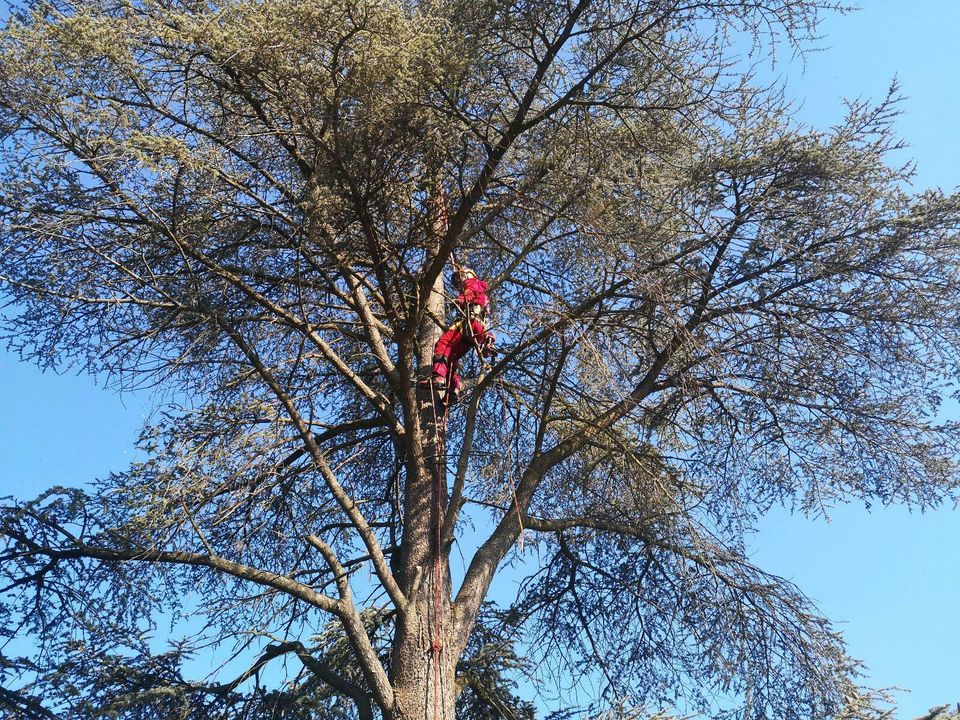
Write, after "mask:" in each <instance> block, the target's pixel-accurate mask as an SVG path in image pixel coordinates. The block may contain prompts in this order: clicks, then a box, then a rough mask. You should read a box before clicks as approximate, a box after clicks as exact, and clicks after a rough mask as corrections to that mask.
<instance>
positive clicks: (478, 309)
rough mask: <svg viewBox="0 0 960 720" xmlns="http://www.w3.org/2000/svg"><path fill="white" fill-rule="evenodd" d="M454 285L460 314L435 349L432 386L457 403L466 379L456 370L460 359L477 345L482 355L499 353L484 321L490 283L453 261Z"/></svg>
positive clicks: (446, 399)
mask: <svg viewBox="0 0 960 720" xmlns="http://www.w3.org/2000/svg"><path fill="white" fill-rule="evenodd" d="M453 286H454V288H455V289H456V290H457V291H459V293H460V294H459V295H458V296H457V298H456V300H454V301H453V303H454V306H455V307H456V310H457V315H458V318H457V320H456V321H454V323H453V324H452V325H451V326H450V327H449V328H447V331H446V332H444V333H443V335H441V336H440V339H439V340H437V344H436V346H435V347H434V349H433V371H432V372H433V377H432V382H433V387H434V390H435V391H436V392H437V393H438V394H439V395H440V397H441V398H442V399H443V402H444V403H447V402H450V403H455V402H457V399H458V398H459V395H460V390H461V388H462V387H463V382H462V381H461V379H460V375H459V374H458V373H457V366H458V365H459V363H460V359H461V358H462V357H463V356H464V355H466V354H467V353H468V352H470V348H474V349H475V350H476V351H477V354H478V355H480V357H490V356H492V355H496V354H497V352H498V350H497V348H496V346H495V345H494V340H495V338H494V334H493V331H492V330H489V329H487V326H486V324H485V323H484V321H485V319H486V316H487V307H489V305H490V299H489V298H488V297H487V288H488V287H489V286H488V285H487V283H485V282H484V281H483V280H481V279H480V278H478V277H477V274H476V273H475V272H474V271H473V270H471V269H470V268H461V267H458V266H457V265H454V270H453Z"/></svg>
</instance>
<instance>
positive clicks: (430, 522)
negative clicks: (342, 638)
mask: <svg viewBox="0 0 960 720" xmlns="http://www.w3.org/2000/svg"><path fill="white" fill-rule="evenodd" d="M443 229H444V228H443V227H442V226H441V222H439V221H438V219H436V218H435V221H434V224H433V231H434V237H435V239H436V241H437V242H438V243H439V241H440V238H441V236H442V234H443ZM432 259H433V258H431V259H430V261H428V263H427V264H428V265H429V263H430V262H432ZM426 310H427V312H426V313H424V315H423V319H422V321H421V323H420V327H419V328H418V333H417V347H416V355H417V364H418V366H419V368H420V374H419V379H420V382H419V383H418V384H417V391H416V397H417V414H418V427H417V430H418V433H417V434H418V435H419V438H417V439H415V440H414V441H413V442H411V443H410V444H409V447H410V452H412V453H414V454H415V455H417V454H418V455H419V457H413V458H410V459H409V460H412V461H408V462H407V464H406V467H407V478H406V485H405V492H404V503H403V505H404V524H403V540H402V543H401V553H402V555H401V567H402V570H401V574H402V578H401V586H402V588H403V590H404V594H405V595H406V596H407V598H408V599H409V605H408V606H407V608H406V610H405V611H404V612H401V613H398V616H397V624H396V634H395V636H394V643H393V652H392V656H391V663H390V676H391V677H390V680H391V683H392V685H393V688H394V693H395V695H394V697H395V703H396V710H395V713H394V718H393V720H454V706H455V702H456V695H457V693H456V684H455V673H456V666H457V661H458V659H459V653H460V650H461V647H462V645H461V644H460V643H457V642H455V641H454V638H453V630H454V623H453V618H452V616H451V615H452V614H451V603H450V593H451V587H450V566H449V546H447V547H441V546H440V545H441V529H442V521H443V516H444V513H445V512H446V508H447V502H448V499H449V498H448V493H447V478H446V437H445V436H446V423H445V416H444V413H443V406H442V404H440V403H437V402H436V398H435V393H434V390H433V387H432V385H431V383H430V367H431V361H432V357H433V348H434V346H435V345H436V342H437V339H438V338H439V337H440V334H441V332H442V328H440V327H439V326H438V325H437V322H436V318H443V317H444V315H445V301H444V294H443V274H442V273H441V274H440V275H439V276H438V278H437V280H436V282H435V283H434V284H433V287H432V288H431V290H430V296H429V298H428V299H427V303H426Z"/></svg>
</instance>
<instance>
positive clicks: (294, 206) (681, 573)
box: [0, 0, 960, 720]
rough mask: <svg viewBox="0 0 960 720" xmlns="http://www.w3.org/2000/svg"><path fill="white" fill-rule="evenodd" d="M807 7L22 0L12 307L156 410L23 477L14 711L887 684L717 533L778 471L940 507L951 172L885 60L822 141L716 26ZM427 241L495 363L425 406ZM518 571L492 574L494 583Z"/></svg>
mask: <svg viewBox="0 0 960 720" xmlns="http://www.w3.org/2000/svg"><path fill="white" fill-rule="evenodd" d="M827 9H836V8H833V3H829V2H818V1H816V0H789V1H788V2H764V1H761V2H745V1H742V0H725V1H721V2H713V3H701V2H678V1H675V0H650V1H649V2H624V1H622V0H603V1H602V2H597V1H590V0H582V1H581V2H578V3H567V2H551V1H548V0H529V1H527V2H512V3H511V2H484V3H476V2H461V1H459V0H449V1H447V2H436V3H401V2H397V1H396V0H348V1H347V2H340V1H337V2H333V1H332V0H316V1H314V2H302V0H266V1H265V2H249V1H248V0H235V1H234V2H229V3H194V2H190V1H188V0H182V1H181V0H163V1H160V2H158V1H156V0H123V2H115V1H114V0H88V2H85V3H82V4H73V3H71V2H64V1H63V0H53V1H52V2H35V3H33V4H31V5H29V6H28V7H26V8H24V9H23V10H22V11H20V12H18V13H16V14H15V15H14V16H13V17H12V18H11V19H10V21H9V22H8V24H7V27H6V28H5V30H4V31H3V33H2V36H0V133H2V138H3V143H2V148H3V158H4V159H3V164H2V172H3V175H2V180H0V237H2V240H3V244H2V254H0V275H2V278H3V282H4V288H5V291H6V293H7V298H8V302H9V304H8V306H7V307H8V310H9V312H8V314H7V316H6V319H5V325H6V333H7V337H8V340H9V342H10V343H11V345H12V346H13V347H14V348H15V349H17V350H18V351H19V352H20V353H21V354H22V355H23V356H24V357H26V358H29V359H32V360H34V361H36V362H38V363H40V364H41V365H43V366H48V367H56V368H65V367H75V368H80V369H82V370H85V371H88V372H91V373H97V374H101V376H106V377H109V378H110V380H111V381H112V382H113V383H115V384H116V386H118V387H121V388H138V389H142V388H154V389H155V390H156V392H157V393H158V398H159V399H160V400H161V401H162V411H161V412H160V413H159V414H158V416H157V419H156V422H154V423H153V424H152V425H151V426H149V427H148V428H146V429H145V431H144V435H143V438H142V442H141V446H142V449H143V451H144V452H145V454H146V457H147V459H146V460H144V461H143V462H140V463H137V464H134V465H133V466H132V467H131V468H130V469H129V471H127V472H123V473H119V474H115V475H112V476H110V477H108V478H104V479H101V480H99V481H97V482H96V483H95V484H93V486H92V487H91V488H89V489H85V490H79V489H68V488H54V489H52V490H51V491H49V492H47V493H45V494H43V495H42V496H41V497H39V498H37V499H36V500H32V501H28V502H16V501H11V502H10V503H9V504H8V506H7V507H5V508H4V515H3V520H2V525H0V528H2V536H3V543H4V544H3V546H2V550H0V559H2V577H3V579H4V585H3V592H4V594H5V597H6V602H5V603H4V605H3V606H2V610H0V612H2V616H0V617H2V624H0V627H2V628H3V631H4V633H5V634H6V635H8V636H18V637H22V636H24V635H28V636H29V637H31V638H33V639H34V640H35V642H36V646H37V648H38V651H37V652H36V653H35V654H33V655H32V656H29V657H19V656H18V657H13V656H10V657H7V656H4V657H3V662H2V665H0V673H2V674H3V675H4V676H5V683H4V685H5V687H9V688H10V689H9V690H5V691H4V696H3V699H2V702H4V703H6V705H7V706H8V707H11V708H17V709H18V711H20V712H24V713H27V714H33V715H35V716H38V717H54V716H57V717H90V716H92V715H94V714H97V713H113V714H116V715H119V716H121V717H131V718H133V717H136V718H152V717H171V716H176V717H185V718H204V717H225V716H226V717H267V716H274V717H296V718H299V717H317V716H323V717H335V716H338V715H342V716H357V717H360V718H372V717H383V718H390V719H391V720H401V719H408V718H423V717H435V718H452V717H454V715H455V712H456V711H455V704H456V703H457V697H458V693H459V697H460V703H461V712H462V713H463V715H462V716H466V714H468V713H473V714H474V715H475V716H476V717H483V716H484V713H489V715H488V716H494V715H495V714H496V713H499V714H500V715H505V714H506V713H508V712H511V713H515V714H518V716H522V715H520V714H519V713H529V711H530V708H524V707H523V706H522V704H521V703H520V701H519V700H518V699H517V698H516V697H514V696H513V693H512V692H511V691H510V686H509V683H510V682H511V680H512V675H511V673H515V672H516V671H517V670H518V669H522V668H523V667H524V666H525V663H526V662H529V663H532V664H533V665H531V667H533V666H537V667H539V668H540V669H541V676H547V675H549V671H553V672H555V673H561V674H563V675H564V676H570V677H572V678H573V680H574V681H582V682H590V683H593V684H595V686H596V687H598V688H599V689H600V695H599V697H598V699H599V700H602V702H604V703H605V704H606V707H609V708H616V707H629V706H630V705H631V704H645V705H647V706H650V707H669V706H671V705H672V704H674V703H675V702H677V700H678V699H679V698H682V699H683V701H684V702H685V703H686V705H687V707H690V708H693V709H699V710H702V711H704V712H706V711H708V710H711V708H712V712H714V714H716V715H718V716H726V715H730V716H732V715H737V716H738V717H753V718H765V717H773V716H776V717H780V718H786V719H787V720H791V719H793V718H801V717H804V718H806V717H824V716H828V715H833V716H837V717H851V718H852V717H865V716H869V715H870V713H871V712H872V710H871V707H870V703H869V693H868V692H867V691H865V690H863V689H862V688H860V687H858V680H857V677H858V664H857V663H856V661H854V660H852V659H850V658H849V657H847V655H846V653H845V651H844V647H843V642H842V638H841V637H840V636H839V634H838V633H837V632H836V631H835V630H833V628H832V627H831V626H830V624H829V622H828V621H827V620H826V619H824V618H822V617H821V616H820V614H819V613H818V612H817V611H816V609H815V608H814V607H813V606H812V604H811V603H810V602H809V601H808V600H807V599H806V598H805V597H804V596H803V594H802V593H801V592H800V590H799V589H798V588H796V587H794V586H793V585H792V584H791V583H789V582H787V581H785V580H783V579H781V578H778V577H775V576H773V575H770V574H769V573H765V572H764V571H763V570H762V569H760V568H758V567H755V566H754V565H753V564H751V563H750V561H749V559H748V558H747V557H746V556H745V552H744V537H745V535H746V534H747V533H748V532H749V531H750V530H751V528H752V524H753V521H754V520H755V518H756V517H757V516H758V515H759V514H760V513H762V512H764V511H765V510H766V509H768V508H769V507H770V506H771V505H772V504H774V503H786V504H790V505H793V506H795V507H799V508H802V510H803V511H805V512H808V513H811V514H817V513H820V512H823V511H825V510H826V509H827V508H829V507H830V505H831V504H833V503H836V502H843V501H846V500H850V499H860V500H863V501H864V502H867V503H872V502H883V503H890V502H907V503H913V504H916V505H919V506H921V507H924V506H930V505H934V504H936V503H938V502H940V501H941V500H943V499H944V498H947V497H955V493H956V488H957V481H956V472H955V470H956V467H955V459H956V450H957V447H956V439H955V438H956V436H955V435H954V434H953V433H952V431H954V430H955V429H954V428H952V427H951V426H949V425H944V424H937V422H935V420H934V415H935V412H936V409H937V404H938V402H939V399H940V397H941V396H942V394H943V393H944V392H946V391H947V390H949V388H950V386H951V384H952V383H953V381H954V378H955V377H956V375H957V362H958V348H960V343H958V340H960V337H958V316H957V309H956V308H957V307H960V303H958V299H960V298H958V287H960V285H958V277H957V263H958V259H960V253H958V246H957V237H956V228H957V222H958V218H960V202H958V198H957V197H956V196H945V195H944V194H943V193H941V192H926V193H922V194H919V195H914V194H911V193H910V192H909V191H908V189H907V182H908V180H909V177H910V169H909V167H891V166H889V165H888V164H887V159H886V158H887V156H888V154H889V151H890V150H891V149H894V148H896V147H898V141H897V140H896V138H895V137H894V136H893V134H892V131H891V127H890V121H891V118H892V117H893V116H894V114H895V112H896V104H895V95H896V91H895V90H892V91H891V94H890V97H889V98H888V99H887V100H886V101H884V102H882V103H880V104H879V105H877V106H871V105H869V104H862V103H854V104H852V105H851V106H850V109H849V114H848V117H847V118H846V120H845V121H844V122H843V123H842V124H841V125H839V126H838V127H836V128H834V129H833V130H832V131H830V132H828V133H821V132H815V131H813V130H810V129H807V128H803V127H799V126H798V125H797V124H796V123H795V122H794V121H793V120H792V119H791V117H790V113H789V107H788V106H787V104H786V103H785V102H784V101H783V100H782V99H781V98H780V97H779V96H778V94H777V93H776V92H775V91H771V90H763V89H757V88H756V87H754V86H753V84H752V82H751V79H750V72H749V68H746V67H745V66H744V64H743V63H742V62H741V63H738V62H736V61H735V58H734V51H735V50H736V48H737V47H749V43H750V42H753V43H755V46H756V47H765V48H769V47H781V48H782V47H784V46H785V47H787V48H788V49H790V48H792V49H799V48H802V47H804V44H805V43H806V42H808V41H809V39H810V38H811V37H813V36H814V34H815V32H816V22H817V17H818V15H819V14H820V13H821V12H822V11H824V10H827ZM745 43H746V44H745ZM444 197H445V198H446V202H448V203H449V206H450V211H449V222H448V223H446V224H445V223H443V222H441V218H439V217H438V210H437V208H438V205H439V204H440V202H441V201H442V200H443V199H444ZM454 253H456V254H457V257H458V258H459V259H460V260H461V261H466V260H469V262H470V263H471V264H472V265H473V266H474V267H476V268H477V269H478V271H479V272H480V273H481V275H482V276H484V277H487V278H490V279H491V286H492V288H493V293H494V297H495V308H494V310H495V315H494V318H495V326H496V331H497V333H498V334H499V337H500V344H501V347H502V349H503V353H502V355H501V356H500V357H498V358H497V359H496V360H495V361H494V362H493V363H492V364H490V365H483V366H481V365H480V363H479V362H476V361H474V362H475V363H476V364H475V366H474V367H473V368H472V372H471V374H472V375H474V376H475V382H472V383H471V387H470V388H469V393H468V401H467V402H465V403H463V404H462V405H458V406H455V407H453V408H451V409H450V412H449V414H447V415H445V414H444V413H443V411H442V409H441V410H439V411H438V409H437V407H436V405H435V404H434V403H433V401H432V397H431V393H430V388H429V385H428V384H426V383H424V382H423V380H424V378H425V377H426V375H428V373H429V370H428V368H429V365H430V359H431V354H432V349H433V345H434V343H435V342H436V339H437V337H438V336H439V334H440V332H441V331H442V329H443V327H444V325H445V322H446V320H445V315H446V307H445V304H446V303H445V301H446V297H447V295H446V290H445V287H446V286H445V283H444V269H445V267H447V265H448V261H449V260H450V259H451V256H452V255H453V254H454ZM54 432H61V433H62V432H69V428H57V429H56V430H54ZM471 528H472V529H471ZM521 538H522V542H523V543H525V547H524V550H523V551H522V552H521V551H520V548H519V545H518V540H521ZM454 548H457V551H456V554H455V557H457V556H459V555H462V556H463V557H464V558H465V562H464V564H463V569H462V571H460V570H457V568H456V566H454V571H453V572H452V571H451V563H450V557H451V552H452V551H453V549H454ZM505 567H512V571H513V572H515V573H517V574H518V575H520V576H521V577H522V578H523V580H522V584H521V585H520V592H519V594H518V597H517V598H515V599H514V600H513V601H512V602H510V601H507V602H501V605H502V606H503V607H501V608H500V609H499V610H496V609H489V610H484V608H485V602H486V601H487V600H488V596H489V594H490V587H491V583H492V581H493V579H494V577H495V576H496V575H497V574H498V572H501V571H503V570H504V568H505ZM478 620H479V621H478ZM166 623H172V624H173V626H174V627H175V628H179V630H178V632H177V633H176V637H178V638H181V639H179V640H177V641H176V642H173V643H172V644H171V645H170V646H169V647H166V648H163V649H160V648H158V646H157V642H156V640H155V638H154V637H153V632H154V630H155V629H156V628H157V627H159V626H160V625H161V624H166ZM518 642H519V643H521V644H520V645H518V644H517V643H518ZM4 652H6V653H9V652H10V651H9V650H8V651H4ZM520 656H525V659H524V660H520ZM197 657H205V658H206V657H213V658H215V663H216V664H217V666H218V667H219V671H218V672H216V673H214V674H212V675H210V676H208V677H206V678H205V679H202V680H201V679H197V677H198V674H197V672H196V666H195V663H196V658H197ZM191 663H194V664H193V665H191ZM463 688H468V689H466V690H463ZM718 698H719V700H718ZM41 699H42V700H41ZM497 703H502V704H503V707H498V706H497ZM508 706H509V707H508ZM504 708H507V709H504Z"/></svg>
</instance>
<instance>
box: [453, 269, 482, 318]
mask: <svg viewBox="0 0 960 720" xmlns="http://www.w3.org/2000/svg"><path fill="white" fill-rule="evenodd" d="M488 287H489V285H487V284H486V283H485V282H484V281H483V280H481V279H480V278H478V277H470V278H467V279H466V280H464V281H463V286H462V287H461V288H460V294H459V295H458V296H457V299H456V301H455V302H456V303H457V306H458V307H459V308H460V309H461V310H464V311H466V309H467V306H468V305H478V306H480V307H481V308H483V309H484V310H486V309H487V307H489V305H490V298H488V297H487V288H488Z"/></svg>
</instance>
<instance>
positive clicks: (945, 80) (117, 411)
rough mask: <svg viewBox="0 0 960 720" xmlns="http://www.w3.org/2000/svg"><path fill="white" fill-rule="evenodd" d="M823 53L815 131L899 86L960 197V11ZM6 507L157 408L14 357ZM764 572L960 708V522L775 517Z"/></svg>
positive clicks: (942, 515)
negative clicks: (848, 107)
mask: <svg viewBox="0 0 960 720" xmlns="http://www.w3.org/2000/svg"><path fill="white" fill-rule="evenodd" d="M822 30H823V34H824V39H823V40H822V41H821V43H820V44H821V45H822V46H823V47H824V48H825V49H824V50H823V51H821V52H817V53H810V54H808V55H807V56H806V58H805V64H801V63H796V62H795V63H792V64H791V65H789V66H781V67H779V68H777V70H776V72H778V73H781V74H782V75H783V76H784V77H785V78H786V80H787V82H788V91H789V94H790V95H791V96H793V97H795V98H796V99H797V100H798V101H800V102H801V103H802V108H801V110H800V112H799V115H800V117H801V119H803V120H804V121H805V122H808V123H810V124H812V125H814V126H817V127H823V128H826V127H829V126H830V125H832V124H833V123H835V122H837V121H838V120H839V119H840V117H841V115H842V112H843V104H842V101H841V98H843V97H849V98H854V97H865V98H871V97H872V98H876V99H879V98H881V97H883V95H884V93H885V92H886V89H887V86H888V85H889V83H890V80H891V79H892V78H893V77H894V76H896V77H897V78H898V79H899V81H900V84H901V91H902V93H903V94H904V95H905V96H906V97H907V99H906V101H905V102H904V103H903V106H902V107H903V111H904V115H903V116H902V117H901V118H900V120H899V121H898V123H897V128H898V130H899V133H900V134H901V136H902V137H903V138H905V139H906V140H907V141H908V142H909V144H910V148H909V150H908V151H907V153H905V154H904V155H903V157H902V158H901V159H902V160H905V159H907V157H913V158H915V159H916V160H917V163H918V165H917V170H918V172H917V180H916V187H917V188H918V189H920V188H923V187H928V186H940V187H943V188H945V189H953V188H955V187H957V186H958V185H960V149H958V147H957V144H956V143H955V140H954V137H953V131H954V130H955V129H957V128H960V123H958V121H957V119H956V118H957V115H958V113H960V82H958V80H960V78H958V75H960V49H958V48H960V3H953V2H948V1H947V0H914V2H910V3H907V2H905V0H897V1H893V0H864V7H863V9H861V10H860V11H859V12H856V13H853V14H851V15H848V16H831V17H828V18H827V19H826V21H825V23H824V25H823V27H822ZM0 397H3V411H2V416H0V495H9V494H13V495H17V496H20V497H29V496H33V495H35V494H36V493H38V492H40V491H41V490H43V489H45V488H47V487H50V486H51V485H54V484H64V485H73V484H80V483H83V482H84V481H86V480H88V479H89V478H91V477H95V476H103V475H104V474H106V473H107V472H109V471H110V470H118V469H122V468H123V467H124V466H125V465H126V464H127V463H128V462H129V461H130V460H131V458H132V457H133V456H134V455H133V443H134V440H135V438H136V435H137V432H138V429H139V427H140V425H141V423H142V422H143V420H144V418H145V415H146V412H147V406H146V402H147V400H146V398H139V397H132V396H124V397H119V396H117V395H116V394H113V393H110V392H108V391H105V390H103V389H101V388H98V387H97V385H96V384H95V383H94V382H93V380H91V379H90V378H87V377H76V376H72V375H68V376H57V375H53V374H50V373H46V374H42V373H40V372H39V371H38V370H36V369H34V368H32V367H29V366H25V365H22V364H20V363H19V362H18V361H17V359H16V357H14V356H11V355H8V354H5V353H2V352H0ZM753 547H754V555H753V557H754V560H755V561H756V562H757V563H758V564H760V565H761V566H762V567H765V568H766V569H767V570H770V571H773V572H776V573H778V574H780V575H783V576H785V577H788V578H791V579H793V580H794V581H795V582H796V583H797V584H798V585H800V587H801V588H803V589H804V590H805V591H806V592H807V593H808V594H809V595H810V596H812V597H813V598H814V599H815V600H816V601H817V602H818V603H819V605H820V607H821V609H822V610H823V611H824V612H825V613H826V614H827V615H828V616H829V617H831V618H833V619H834V620H835V621H837V622H838V623H839V624H840V627H841V628H842V629H843V631H844V634H845V636H846V638H847V641H848V643H849V646H850V651H851V653H852V654H853V655H855V656H857V657H860V658H861V659H863V660H864V661H865V662H866V663H867V665H868V667H869V670H870V683H871V684H872V685H875V686H879V687H888V686H900V687H902V688H905V689H907V690H910V691H911V692H909V693H904V694H899V695H898V700H899V705H900V709H901V711H900V713H899V716H900V717H902V718H913V717H916V716H917V715H920V714H921V713H922V712H924V711H925V710H926V709H927V708H929V707H931V706H932V705H935V704H939V703H944V702H957V701H960V603H958V601H957V599H958V598H960V512H957V511H954V510H953V509H952V508H945V509H941V510H939V511H937V512H932V513H926V514H919V513H913V514H911V513H910V512H908V511H906V510H904V509H901V508H892V509H880V510H874V511H872V512H870V513H868V512H866V511H865V510H864V509H863V508H861V507H855V506H845V507H841V508H838V509H836V511H835V512H833V513H832V518H831V522H829V523H827V522H824V521H817V522H813V521H809V520H806V519H804V518H801V517H793V516H790V515H789V514H787V513H784V512H775V513H773V514H771V515H770V516H769V517H768V518H767V520H766V521H765V522H764V523H763V526H762V528H761V532H760V533H759V534H758V536H757V537H756V538H755V539H754V542H753Z"/></svg>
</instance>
